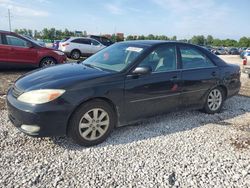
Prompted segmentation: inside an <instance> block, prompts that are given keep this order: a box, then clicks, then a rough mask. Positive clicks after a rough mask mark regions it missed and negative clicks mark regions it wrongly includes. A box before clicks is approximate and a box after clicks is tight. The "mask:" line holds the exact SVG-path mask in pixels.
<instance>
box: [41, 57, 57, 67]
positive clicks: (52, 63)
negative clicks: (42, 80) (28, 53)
mask: <svg viewBox="0 0 250 188" xmlns="http://www.w3.org/2000/svg"><path fill="white" fill-rule="evenodd" d="M55 64H56V63H55V61H54V60H52V59H46V60H45V61H43V63H42V67H48V66H51V65H55Z"/></svg>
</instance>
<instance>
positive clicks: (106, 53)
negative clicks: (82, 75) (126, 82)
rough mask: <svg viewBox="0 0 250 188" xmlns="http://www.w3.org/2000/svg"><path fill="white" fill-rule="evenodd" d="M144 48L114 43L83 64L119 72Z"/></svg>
mask: <svg viewBox="0 0 250 188" xmlns="http://www.w3.org/2000/svg"><path fill="white" fill-rule="evenodd" d="M145 48H146V46H143V45H135V44H130V43H116V44H114V45H111V46H109V47H107V48H105V49H103V50H101V51H100V52H98V53H96V54H95V55H93V56H91V57H89V58H88V59H86V60H85V61H84V62H83V64H85V65H88V66H92V67H96V68H100V69H105V70H110V71H115V72H120V71H122V70H124V69H125V68H126V67H128V65H129V64H131V63H132V62H133V61H134V60H135V59H136V58H137V57H138V56H139V55H140V54H141V53H142V52H143V51H144V50H145Z"/></svg>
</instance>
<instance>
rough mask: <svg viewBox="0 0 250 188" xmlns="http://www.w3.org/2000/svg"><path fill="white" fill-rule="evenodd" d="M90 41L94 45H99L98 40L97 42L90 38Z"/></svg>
mask: <svg viewBox="0 0 250 188" xmlns="http://www.w3.org/2000/svg"><path fill="white" fill-rule="evenodd" d="M91 43H92V44H93V45H95V46H98V45H100V43H99V42H97V41H95V40H91Z"/></svg>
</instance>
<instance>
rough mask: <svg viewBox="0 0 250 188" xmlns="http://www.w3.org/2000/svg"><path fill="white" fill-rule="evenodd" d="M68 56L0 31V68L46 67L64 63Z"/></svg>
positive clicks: (25, 38) (14, 34)
mask: <svg viewBox="0 0 250 188" xmlns="http://www.w3.org/2000/svg"><path fill="white" fill-rule="evenodd" d="M65 60H66V55H65V54H64V53H63V52H61V51H58V50H54V49H50V48H46V47H42V46H40V45H39V44H38V43H36V42H34V41H33V40H31V39H29V38H27V37H23V36H21V35H18V34H16V33H13V32H8V31H0V68H12V67H13V68H18V67H46V66H49V65H55V64H60V63H64V61H65Z"/></svg>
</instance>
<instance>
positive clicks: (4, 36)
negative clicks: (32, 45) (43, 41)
mask: <svg viewBox="0 0 250 188" xmlns="http://www.w3.org/2000/svg"><path fill="white" fill-rule="evenodd" d="M7 35H8V36H12V37H15V38H18V39H21V40H23V41H25V42H26V43H28V42H29V41H27V40H25V39H23V38H20V37H18V36H15V35H10V34H5V35H3V38H4V39H5V40H3V41H4V42H5V43H6V44H2V45H5V46H12V47H15V48H29V47H28V46H15V45H10V44H8V41H7ZM3 38H2V39H3Z"/></svg>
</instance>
